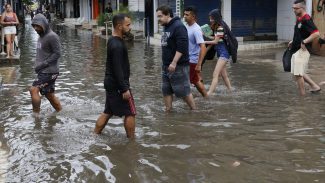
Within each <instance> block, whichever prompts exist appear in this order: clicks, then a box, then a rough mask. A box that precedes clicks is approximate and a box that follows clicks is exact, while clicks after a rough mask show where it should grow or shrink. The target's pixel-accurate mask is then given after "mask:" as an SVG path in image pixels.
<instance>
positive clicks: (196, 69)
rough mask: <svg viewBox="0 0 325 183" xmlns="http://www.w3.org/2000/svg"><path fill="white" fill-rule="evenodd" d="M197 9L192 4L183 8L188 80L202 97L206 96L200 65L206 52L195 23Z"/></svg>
mask: <svg viewBox="0 0 325 183" xmlns="http://www.w3.org/2000/svg"><path fill="white" fill-rule="evenodd" d="M196 15H197V10H196V8H195V7H194V6H189V7H186V8H185V9H184V19H185V22H186V23H187V26H186V28H187V33H188V43H189V49H188V51H189V56H190V81H191V83H192V84H194V85H195V87H196V88H197V90H198V91H199V92H200V93H201V94H202V96H203V97H207V96H208V95H207V92H206V89H205V87H204V84H203V82H202V81H201V78H202V77H201V67H202V62H203V58H204V56H205V54H206V47H205V44H204V39H203V32H202V30H201V27H200V26H199V25H198V24H197V23H196Z"/></svg>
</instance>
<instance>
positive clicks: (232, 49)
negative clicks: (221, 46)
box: [222, 21, 238, 63]
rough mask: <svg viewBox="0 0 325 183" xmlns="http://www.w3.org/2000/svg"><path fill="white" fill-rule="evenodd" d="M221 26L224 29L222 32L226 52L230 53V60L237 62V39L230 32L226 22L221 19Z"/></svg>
mask: <svg viewBox="0 0 325 183" xmlns="http://www.w3.org/2000/svg"><path fill="white" fill-rule="evenodd" d="M222 24H223V25H222V26H223V29H224V31H225V34H224V41H225V43H226V45H227V48H228V52H229V54H230V55H231V58H232V62H233V63H236V62H237V50H238V41H237V39H236V36H235V35H234V34H233V33H232V32H231V30H230V29H229V27H228V25H227V24H226V22H224V21H222Z"/></svg>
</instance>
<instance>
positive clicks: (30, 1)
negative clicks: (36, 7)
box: [21, 0, 34, 6]
mask: <svg viewBox="0 0 325 183" xmlns="http://www.w3.org/2000/svg"><path fill="white" fill-rule="evenodd" d="M21 2H22V3H23V4H25V5H28V6H29V5H32V4H34V2H33V0H22V1H21Z"/></svg>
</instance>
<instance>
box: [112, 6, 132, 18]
mask: <svg viewBox="0 0 325 183" xmlns="http://www.w3.org/2000/svg"><path fill="white" fill-rule="evenodd" d="M119 13H123V14H127V15H128V16H130V18H131V19H133V17H134V16H133V14H132V12H130V11H129V7H128V6H123V4H122V3H120V10H115V11H113V15H116V14H119Z"/></svg>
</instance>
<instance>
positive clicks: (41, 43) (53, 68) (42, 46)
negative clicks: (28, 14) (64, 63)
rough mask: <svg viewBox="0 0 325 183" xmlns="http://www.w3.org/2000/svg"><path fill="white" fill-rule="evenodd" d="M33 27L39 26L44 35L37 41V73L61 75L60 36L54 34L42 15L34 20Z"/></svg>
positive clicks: (38, 15) (35, 66)
mask: <svg viewBox="0 0 325 183" xmlns="http://www.w3.org/2000/svg"><path fill="white" fill-rule="evenodd" d="M32 25H39V26H41V27H42V28H43V33H42V34H41V35H40V37H39V39H38V41H37V51H36V60H35V64H34V68H35V71H36V72H37V73H38V74H39V73H53V74H54V73H59V62H58V60H59V58H60V56H61V44H60V39H59V36H58V35H57V34H56V33H55V32H53V31H52V30H51V28H50V26H49V23H48V21H47V20H46V18H45V16H44V15H42V14H37V15H35V17H34V18H33V20H32Z"/></svg>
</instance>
